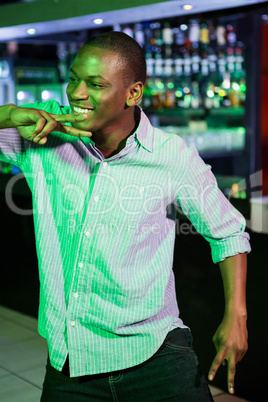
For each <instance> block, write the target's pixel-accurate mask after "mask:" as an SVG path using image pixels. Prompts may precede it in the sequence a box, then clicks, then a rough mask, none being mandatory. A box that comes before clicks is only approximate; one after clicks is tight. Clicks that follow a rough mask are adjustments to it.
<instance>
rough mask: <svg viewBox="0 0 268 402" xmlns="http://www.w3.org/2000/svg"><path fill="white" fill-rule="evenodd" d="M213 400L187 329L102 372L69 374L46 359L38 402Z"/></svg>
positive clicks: (66, 367) (192, 401) (174, 331)
mask: <svg viewBox="0 0 268 402" xmlns="http://www.w3.org/2000/svg"><path fill="white" fill-rule="evenodd" d="M93 401H98V402H106V401H107V402H108V401H109V402H137V401H139V402H157V401H172V402H175V401H177V402H178V401H181V402H187V401H188V402H204V401H206V402H207V401H213V399H212V396H211V394H210V391H209V387H208V385H207V382H206V380H205V377H204V375H203V374H202V372H201V370H200V366H199V363H198V360H197V357H196V354H195V352H194V351H193V349H192V336H191V332H190V331H189V330H188V329H180V328H177V329H174V330H173V331H171V332H169V334H168V335H167V337H166V339H165V341H164V343H163V345H162V346H161V347H160V349H159V350H158V351H157V352H156V353H155V354H154V355H153V356H152V357H151V358H150V359H149V360H147V361H146V362H144V363H142V364H139V365H138V366H134V367H131V368H128V369H125V370H120V371H116V372H111V373H105V374H95V375H87V376H82V377H74V378H70V377H69V363H68V359H67V360H66V363H65V365H64V367H63V370H62V371H61V372H60V371H57V370H55V369H54V368H53V367H52V366H51V364H50V362H49V360H48V363H47V371H46V376H45V380H44V385H43V394H42V397H41V402H93Z"/></svg>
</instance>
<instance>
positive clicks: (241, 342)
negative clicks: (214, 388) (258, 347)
mask: <svg viewBox="0 0 268 402" xmlns="http://www.w3.org/2000/svg"><path fill="white" fill-rule="evenodd" d="M219 265H220V270H221V275H222V279H223V286H224V296H225V312H224V317H223V320H222V322H221V324H220V326H219V328H218V329H217V331H216V333H215V335H214V336H213V342H214V345H215V348H216V351H217V354H216V357H215V359H214V360H213V363H212V365H211V367H210V370H209V375H208V378H209V380H213V379H214V377H215V374H216V372H217V370H218V368H219V366H220V365H221V364H225V361H226V360H227V365H228V373H227V383H228V390H229V392H230V393H231V394H233V393H234V377H235V371H236V364H237V362H239V361H240V360H241V359H242V357H243V356H244V354H245V353H246V351H247V348H248V333H247V324H246V322H247V308H246V277H247V255H246V253H242V254H237V255H235V256H233V257H228V258H226V259H225V260H224V261H222V262H220V264H219Z"/></svg>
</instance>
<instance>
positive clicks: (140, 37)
mask: <svg viewBox="0 0 268 402" xmlns="http://www.w3.org/2000/svg"><path fill="white" fill-rule="evenodd" d="M133 31H134V39H135V40H136V42H138V44H139V45H140V47H142V48H143V47H144V45H145V34H144V30H143V29H142V24H135V25H134V29H133Z"/></svg>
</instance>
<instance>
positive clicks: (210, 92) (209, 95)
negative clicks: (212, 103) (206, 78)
mask: <svg viewBox="0 0 268 402" xmlns="http://www.w3.org/2000/svg"><path fill="white" fill-rule="evenodd" d="M214 95H215V94H214V92H213V91H212V90H211V89H209V90H208V91H207V96H208V98H214Z"/></svg>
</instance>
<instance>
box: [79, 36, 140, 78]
mask: <svg viewBox="0 0 268 402" xmlns="http://www.w3.org/2000/svg"><path fill="white" fill-rule="evenodd" d="M84 46H93V47H98V48H101V49H107V50H112V51H114V52H116V53H118V55H119V61H120V62H121V63H122V64H123V69H122V73H123V80H124V84H125V86H129V85H131V84H134V83H135V82H138V81H141V82H142V83H143V84H145V81H146V61H145V57H144V52H143V50H142V48H141V47H140V45H139V44H138V43H137V42H136V41H135V40H134V39H133V38H131V37H130V36H129V35H127V34H125V33H124V32H117V31H111V32H104V33H102V34H100V35H97V36H94V37H92V38H91V39H89V40H88V41H87V42H86V43H85V45H84Z"/></svg>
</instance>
